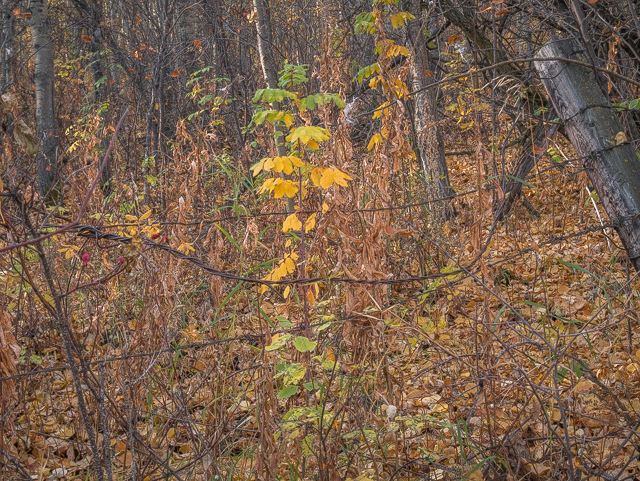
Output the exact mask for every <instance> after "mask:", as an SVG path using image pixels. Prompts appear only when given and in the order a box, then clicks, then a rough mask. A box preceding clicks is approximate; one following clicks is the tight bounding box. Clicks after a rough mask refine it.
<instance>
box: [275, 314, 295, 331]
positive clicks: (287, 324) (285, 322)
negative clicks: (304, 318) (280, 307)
mask: <svg viewBox="0 0 640 481" xmlns="http://www.w3.org/2000/svg"><path fill="white" fill-rule="evenodd" d="M276 319H277V320H278V321H279V322H280V325H281V326H282V327H283V328H285V329H288V328H290V327H293V326H295V324H294V323H293V322H291V321H290V320H289V319H287V318H286V317H282V316H276Z"/></svg>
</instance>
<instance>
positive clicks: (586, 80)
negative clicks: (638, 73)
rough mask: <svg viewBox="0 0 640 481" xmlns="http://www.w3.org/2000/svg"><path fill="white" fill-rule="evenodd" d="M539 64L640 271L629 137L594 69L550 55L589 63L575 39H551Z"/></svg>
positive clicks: (638, 195)
mask: <svg viewBox="0 0 640 481" xmlns="http://www.w3.org/2000/svg"><path fill="white" fill-rule="evenodd" d="M536 57H537V58H538V59H541V60H542V61H541V60H537V61H536V62H535V67H536V69H537V70H538V72H539V74H540V78H541V79H542V83H543V84H544V86H545V89H546V90H547V92H548V93H549V97H551V100H552V102H553V105H554V107H555V109H556V112H558V115H559V117H560V119H561V120H562V121H563V123H564V127H565V130H566V132H567V135H568V136H569V139H570V140H571V143H572V144H573V146H574V147H575V149H576V152H577V153H578V155H579V156H580V158H582V162H583V165H584V167H585V170H586V171H587V174H588V175H589V179H590V180H591V182H592V183H593V186H594V187H595V190H596V192H597V193H598V196H599V197H600V200H601V201H602V204H603V205H604V208H605V211H606V212H607V215H608V216H609V219H610V220H611V222H612V223H614V224H615V229H616V231H617V232H618V235H619V236H620V240H621V241H622V245H623V246H624V248H625V249H626V251H627V255H628V257H629V260H630V261H631V262H632V263H633V265H634V267H635V268H636V270H637V271H640V217H639V215H640V158H638V155H637V153H636V151H635V150H634V148H633V146H632V145H631V143H629V142H627V141H626V135H625V133H624V130H623V127H622V125H621V124H620V122H619V121H618V118H617V116H616V111H615V109H614V108H613V107H611V102H610V100H609V98H608V97H607V96H606V95H605V94H604V93H603V92H602V90H601V89H600V86H599V84H598V81H597V78H596V76H595V74H594V72H593V69H592V68H585V67H583V66H582V65H576V64H571V63H566V62H562V61H557V60H553V61H544V59H545V58H558V57H562V58H566V59H572V60H578V61H581V62H585V63H590V59H589V58H588V56H587V55H585V54H584V49H583V48H582V47H581V46H580V45H578V43H577V42H575V41H574V40H572V39H565V40H552V41H550V42H547V43H546V44H545V45H544V46H543V47H542V48H541V49H540V51H539V52H538V55H537V56H536Z"/></svg>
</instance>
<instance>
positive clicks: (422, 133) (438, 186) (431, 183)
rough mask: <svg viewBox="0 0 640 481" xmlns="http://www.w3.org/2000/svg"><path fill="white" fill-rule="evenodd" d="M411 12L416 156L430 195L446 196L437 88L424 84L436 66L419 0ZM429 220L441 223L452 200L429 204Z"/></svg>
mask: <svg viewBox="0 0 640 481" xmlns="http://www.w3.org/2000/svg"><path fill="white" fill-rule="evenodd" d="M411 10H412V11H411V13H412V14H413V15H415V17H416V18H415V20H413V21H412V22H411V24H410V25H409V27H408V29H407V30H408V39H407V40H408V42H407V43H408V44H409V45H410V48H411V52H412V54H413V62H412V64H411V82H412V85H411V90H412V91H413V92H416V93H414V94H413V96H412V97H413V127H414V129H415V132H414V134H415V139H416V146H417V148H418V158H419V161H420V166H421V167H422V169H423V172H424V176H425V181H426V184H427V196H428V198H429V199H445V198H449V197H450V196H451V195H453V194H454V191H453V189H452V188H451V184H450V183H449V172H448V169H447V162H446V160H445V155H444V143H443V141H442V133H441V131H440V126H439V124H438V121H439V115H438V104H437V96H438V91H437V89H435V88H427V89H426V90H425V87H428V86H429V85H430V84H432V83H433V82H435V81H436V80H437V76H436V74H435V70H436V67H435V65H433V64H432V62H431V59H430V58H429V49H428V48H427V39H426V37H425V35H424V29H425V26H424V25H423V16H422V11H421V6H420V0H413V1H412V2H411ZM430 209H431V216H432V222H433V224H434V225H436V226H437V225H442V224H443V223H444V222H445V221H446V220H447V219H450V218H451V217H453V215H454V210H453V207H452V205H451V200H450V199H447V200H443V201H442V202H437V203H433V204H431V206H430Z"/></svg>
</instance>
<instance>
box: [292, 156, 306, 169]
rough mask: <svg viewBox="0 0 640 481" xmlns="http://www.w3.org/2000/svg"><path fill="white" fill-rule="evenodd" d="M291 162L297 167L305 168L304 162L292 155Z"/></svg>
mask: <svg viewBox="0 0 640 481" xmlns="http://www.w3.org/2000/svg"><path fill="white" fill-rule="evenodd" d="M289 160H290V161H291V163H292V164H293V165H295V166H296V167H304V162H303V161H302V159H300V158H298V157H296V156H295V155H290V156H289Z"/></svg>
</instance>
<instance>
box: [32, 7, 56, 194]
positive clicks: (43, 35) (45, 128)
mask: <svg viewBox="0 0 640 481" xmlns="http://www.w3.org/2000/svg"><path fill="white" fill-rule="evenodd" d="M29 12H30V13H31V20H30V22H29V32H30V33H31V43H32V45H33V52H34V55H33V58H34V63H35V75H34V79H35V89H36V129H37V131H38V134H37V135H38V142H39V145H40V152H38V154H37V155H36V164H37V167H38V190H39V192H40V195H41V196H42V197H43V198H44V199H52V198H54V197H55V196H56V194H57V192H56V189H55V185H54V183H55V180H56V176H57V164H56V154H57V150H58V143H57V141H56V132H55V113H54V104H53V42H52V39H51V25H50V24H49V6H48V4H47V0H31V1H30V2H29Z"/></svg>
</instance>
